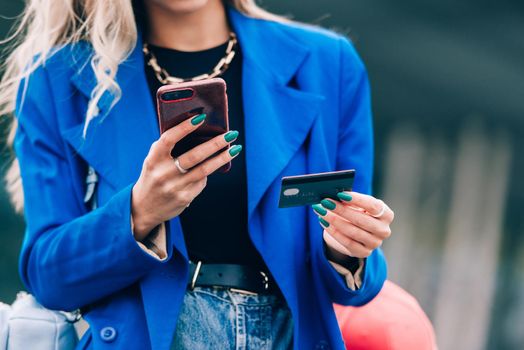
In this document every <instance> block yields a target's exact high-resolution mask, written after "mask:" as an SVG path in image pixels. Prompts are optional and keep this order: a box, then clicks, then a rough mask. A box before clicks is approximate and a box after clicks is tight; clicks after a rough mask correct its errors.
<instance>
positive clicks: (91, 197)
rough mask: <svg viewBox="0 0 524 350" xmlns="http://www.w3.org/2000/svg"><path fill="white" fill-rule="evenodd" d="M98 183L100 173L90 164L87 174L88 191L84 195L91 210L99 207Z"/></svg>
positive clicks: (85, 201)
mask: <svg viewBox="0 0 524 350" xmlns="http://www.w3.org/2000/svg"><path fill="white" fill-rule="evenodd" d="M97 184H98V174H97V173H96V171H95V169H94V168H93V167H92V166H91V165H89V168H88V170H87V175H86V193H85V196H84V203H85V204H86V205H88V207H89V209H90V210H95V209H96V208H97V207H98V201H97V193H96V192H97V191H96V188H97Z"/></svg>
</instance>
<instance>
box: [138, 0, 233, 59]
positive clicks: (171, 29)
mask: <svg viewBox="0 0 524 350" xmlns="http://www.w3.org/2000/svg"><path fill="white" fill-rule="evenodd" d="M145 7H146V11H147V15H148V19H149V20H148V22H149V28H148V38H147V39H148V42H149V43H151V44H153V45H157V46H162V47H167V48H171V49H175V50H180V51H200V50H205V49H209V48H212V47H215V46H218V45H220V44H223V43H224V42H225V41H227V40H228V38H229V25H228V23H227V18H226V10H225V7H224V4H223V3H222V1H221V0H208V2H207V3H206V5H204V6H202V7H201V8H199V9H197V10H195V11H187V12H181V11H174V10H170V9H169V8H166V6H162V5H161V4H159V3H157V2H156V1H145Z"/></svg>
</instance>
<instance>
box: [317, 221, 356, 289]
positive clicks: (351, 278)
mask: <svg viewBox="0 0 524 350" xmlns="http://www.w3.org/2000/svg"><path fill="white" fill-rule="evenodd" d="M323 238H324V241H325V242H326V244H327V245H328V246H330V247H331V248H333V249H334V250H336V251H338V252H340V253H342V254H345V255H349V254H348V252H347V249H346V248H345V247H344V246H343V245H342V244H340V243H339V242H338V241H337V240H336V239H334V238H333V236H331V235H330V234H329V233H328V232H327V231H324V234H323ZM329 262H330V263H331V265H332V266H333V267H334V268H335V270H336V271H337V272H338V273H339V274H341V275H342V276H343V277H344V279H345V280H346V284H347V286H348V288H349V289H351V290H357V289H360V287H361V286H362V271H363V270H364V259H362V258H359V259H358V269H357V270H356V271H355V273H354V274H353V273H351V271H349V270H348V269H346V268H345V267H344V266H342V265H340V264H337V263H336V262H334V261H331V260H329Z"/></svg>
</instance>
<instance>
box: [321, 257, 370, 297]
mask: <svg viewBox="0 0 524 350" xmlns="http://www.w3.org/2000/svg"><path fill="white" fill-rule="evenodd" d="M329 262H330V264H331V265H332V266H333V267H334V268H335V270H337V272H338V273H339V274H341V275H342V276H343V277H344V279H345V280H346V284H347V286H348V288H349V289H351V290H358V289H360V287H361V286H362V271H363V270H364V259H362V258H359V259H358V269H357V271H355V274H353V273H351V271H349V270H348V269H346V268H345V267H344V266H342V265H339V264H337V263H336V262H334V261H329Z"/></svg>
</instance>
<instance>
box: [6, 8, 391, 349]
mask: <svg viewBox="0 0 524 350" xmlns="http://www.w3.org/2000/svg"><path fill="white" fill-rule="evenodd" d="M20 31H21V33H24V32H26V34H25V35H22V34H20V36H21V39H20V42H19V43H18V45H17V46H16V47H15V49H14V51H13V53H12V54H11V55H10V57H9V59H8V60H7V67H6V68H7V70H6V75H5V76H4V80H3V82H2V89H0V91H2V95H1V98H0V101H1V103H2V106H3V110H2V111H3V112H4V113H7V112H12V111H13V110H14V114H15V116H16V120H17V124H18V127H16V124H15V127H14V128H13V130H14V131H13V135H12V136H13V137H14V148H15V151H16V155H17V157H18V163H19V168H20V174H21V179H22V181H23V190H24V191H23V193H24V196H23V198H24V200H23V203H24V212H25V217H26V221H27V231H26V236H25V241H24V244H23V248H22V254H21V259H20V273H21V276H22V279H23V281H24V283H25V285H26V286H27V288H28V289H29V290H30V291H31V292H32V293H33V294H34V295H35V296H36V298H37V299H38V300H39V301H40V302H41V303H42V304H43V305H44V306H46V307H49V308H52V309H60V310H74V309H77V308H80V309H81V310H82V313H83V317H84V319H86V320H87V322H88V323H89V326H90V327H89V330H88V332H87V334H86V335H84V337H83V339H82V341H81V343H80V345H79V348H95V349H103V348H125V349H135V348H136V349H147V348H153V349H168V348H170V347H172V348H175V349H186V348H187V349H201V348H220V349H222V348H224V349H225V348H235V347H236V348H249V349H257V348H278V349H281V348H289V347H291V346H293V347H294V348H295V349H312V348H315V347H316V348H319V349H327V348H333V349H342V348H343V342H342V339H341V335H340V331H339V330H338V326H337V321H336V318H335V314H334V311H333V307H332V303H333V302H336V303H340V304H346V305H361V304H364V303H366V302H368V301H369V300H371V299H372V298H373V297H374V296H375V295H376V294H377V293H378V292H379V290H380V288H381V287H382V284H383V282H384V280H385V276H386V266H385V261H384V257H383V255H382V253H381V251H380V249H379V246H380V245H381V243H382V241H383V240H384V239H386V238H387V237H388V236H389V235H390V232H391V231H390V228H389V225H390V223H391V221H392V220H393V213H392V211H391V210H390V209H389V208H388V207H387V206H386V205H385V204H384V203H383V202H382V201H380V200H378V199H376V198H374V197H372V196H369V195H367V193H369V192H370V183H371V168H372V130H371V114H370V101H369V90H368V81H367V77H366V74H365V70H364V67H363V65H362V63H361V61H360V60H359V58H358V57H357V55H356V53H355V51H354V50H353V48H352V46H351V45H350V44H349V42H348V41H347V40H346V39H345V38H343V37H341V36H339V35H337V34H334V33H331V32H328V31H324V30H320V29H317V28H313V27H307V26H303V25H299V24H296V23H292V22H290V21H287V20H284V19H282V18H279V17H277V16H274V15H271V14H269V13H267V12H265V11H263V10H261V9H260V8H258V7H257V6H256V5H255V4H254V3H253V1H252V0H236V1H232V2H222V1H220V0H143V1H136V2H134V3H132V2H131V1H130V0H118V1H117V0H115V1H104V0H91V1H85V2H84V1H77V0H61V1H45V2H42V1H31V2H30V3H29V6H28V8H27V9H26V12H25V16H24V17H23V18H22V22H21V24H20ZM236 40H238V42H235V41H236ZM231 51H234V52H235V53H234V57H233V60H232V61H231V63H230V64H229V65H224V64H223V61H222V60H221V58H223V57H226V55H230V54H231ZM221 62H222V63H221ZM208 72H218V73H219V76H221V77H223V78H224V79H225V80H226V82H227V84H228V97H229V103H230V126H231V128H232V129H234V130H236V131H238V132H234V131H233V132H230V133H228V134H224V135H220V136H218V137H216V138H215V139H213V140H211V141H209V142H207V143H205V144H202V145H201V146H198V147H195V148H193V149H192V150H190V151H188V152H187V153H185V154H183V155H181V156H180V157H178V158H177V159H175V161H173V158H172V157H171V156H170V150H171V149H172V147H173V146H174V144H176V142H177V141H179V140H180V139H181V138H183V137H185V136H187V135H190V134H191V132H193V131H194V130H196V129H197V128H198V127H199V126H200V125H202V124H203V123H204V122H205V121H204V120H205V115H201V116H196V117H194V118H192V119H190V120H187V121H185V122H183V123H182V124H180V125H179V126H176V127H174V128H172V129H170V130H169V131H167V132H165V133H164V134H162V135H161V136H160V135H159V132H158V125H157V123H156V116H155V108H154V102H153V103H152V101H154V100H153V99H152V96H154V93H155V91H156V89H157V88H158V86H160V85H162V84H164V83H165V82H166V81H167V80H169V79H167V80H166V77H168V76H171V77H172V78H171V81H172V80H176V79H174V77H177V78H183V79H184V80H190V79H192V78H194V77H197V76H199V75H201V74H204V73H208ZM22 77H23V78H24V80H23V81H22V82H21V83H18V82H19V80H20V79H21V78H22ZM15 101H16V103H15ZM15 133H16V134H15ZM235 138H236V139H237V140H239V141H240V143H241V144H242V145H244V146H245V151H242V152H241V146H240V145H236V146H232V147H231V148H230V150H229V151H228V150H225V151H221V152H220V153H219V155H217V156H214V157H210V158H209V156H212V155H214V154H215V153H216V152H217V151H220V150H222V149H223V148H224V147H225V146H226V145H228V144H231V143H232V142H234V140H235ZM233 158H235V159H233ZM230 161H232V169H231V171H230V172H229V173H227V174H221V173H214V171H215V170H216V169H218V168H220V167H221V166H222V165H223V164H225V163H227V162H230ZM88 165H89V166H92V167H93V168H94V170H95V171H96V173H97V174H98V186H97V189H96V200H97V204H98V207H97V208H96V209H94V210H90V208H89V205H86V204H85V203H84V195H86V186H85V183H84V182H85V179H86V174H87V166H88ZM352 168H355V169H356V171H357V177H356V181H355V185H354V188H355V192H341V193H340V194H339V196H340V200H339V201H334V200H324V201H322V204H318V205H315V206H314V208H313V210H312V209H311V208H306V207H299V208H291V209H279V208H278V207H277V203H278V194H279V187H280V185H279V180H280V178H281V177H282V176H286V175H297V174H306V173H316V172H323V171H332V170H337V169H352ZM17 170H18V167H17V163H16V162H15V163H14V165H13V167H12V168H11V170H10V172H9V174H8V180H9V187H10V190H11V193H12V197H13V199H14V202H15V203H16V204H18V207H19V208H21V207H22V200H21V198H20V197H21V193H22V191H21V188H20V185H21V183H20V174H19V173H18V172H17ZM91 177H92V176H91ZM89 179H90V177H88V180H89ZM91 191H92V187H91V186H88V187H87V197H88V199H90V198H91V193H90V192H91ZM322 237H324V239H323V238H322ZM326 242H327V243H326ZM177 321H178V322H177Z"/></svg>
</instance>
